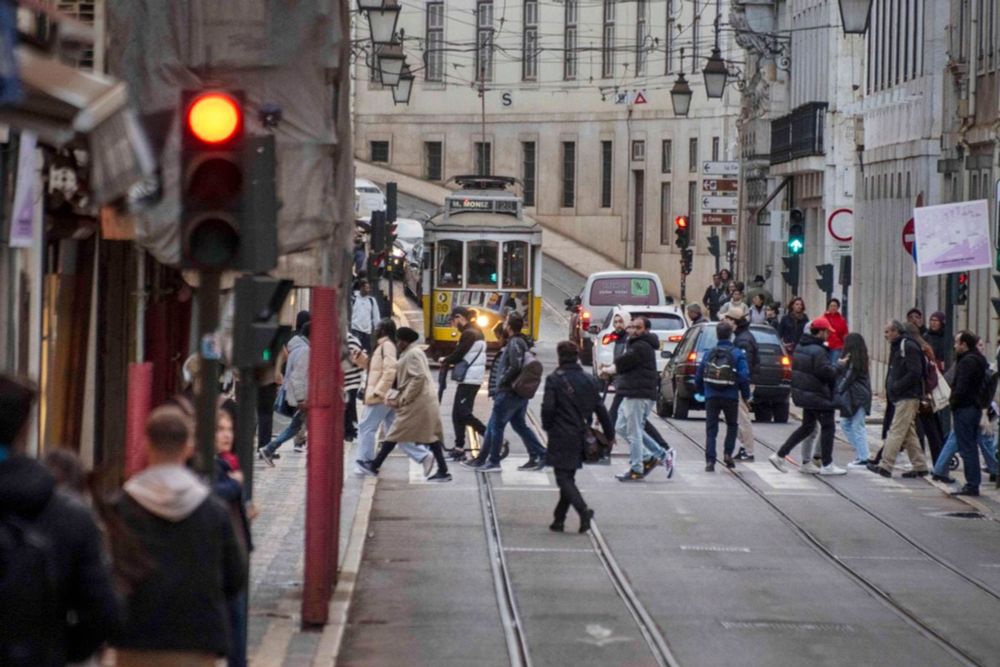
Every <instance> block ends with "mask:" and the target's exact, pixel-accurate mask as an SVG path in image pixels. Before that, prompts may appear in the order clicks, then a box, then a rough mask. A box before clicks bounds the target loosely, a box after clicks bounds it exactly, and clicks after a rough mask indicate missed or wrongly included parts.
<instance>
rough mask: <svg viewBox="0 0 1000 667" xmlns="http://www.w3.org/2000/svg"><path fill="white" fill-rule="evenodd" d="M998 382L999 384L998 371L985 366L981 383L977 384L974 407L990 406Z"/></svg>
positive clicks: (984, 407) (995, 393) (999, 374)
mask: <svg viewBox="0 0 1000 667" xmlns="http://www.w3.org/2000/svg"><path fill="white" fill-rule="evenodd" d="M998 384H1000V373H997V372H996V371H995V370H993V369H992V368H990V367H989V366H987V367H986V371H985V372H984V374H983V383H982V384H981V385H980V386H979V392H978V393H977V395H976V407H978V408H980V409H983V410H985V409H986V408H988V407H990V403H992V402H993V397H994V396H996V395H997V385H998Z"/></svg>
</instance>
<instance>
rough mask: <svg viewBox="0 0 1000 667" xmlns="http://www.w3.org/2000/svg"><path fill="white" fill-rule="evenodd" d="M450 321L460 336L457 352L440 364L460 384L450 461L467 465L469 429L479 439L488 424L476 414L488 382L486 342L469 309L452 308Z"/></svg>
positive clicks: (452, 417) (456, 394)
mask: <svg viewBox="0 0 1000 667" xmlns="http://www.w3.org/2000/svg"><path fill="white" fill-rule="evenodd" d="M451 321H452V324H454V325H455V328H456V329H458V330H459V332H461V336H459V339H458V346H457V347H455V349H454V351H453V352H452V353H451V354H449V355H448V356H447V357H442V358H441V359H439V361H440V363H441V367H442V370H443V369H446V368H451V379H452V380H454V381H455V382H456V383H458V386H457V387H456V388H455V402H454V404H453V405H452V409H451V423H452V426H453V427H454V431H455V449H454V451H452V453H451V457H452V458H453V459H454V460H456V461H464V460H465V429H466V427H467V426H471V427H472V428H473V430H475V432H476V433H478V434H479V435H480V436H482V435H483V434H484V433H486V424H484V423H483V422H481V421H480V420H479V419H478V418H477V417H476V415H475V414H473V408H475V405H476V395H477V394H478V393H479V388H480V387H481V386H482V384H483V380H484V379H485V378H486V339H485V338H484V337H483V332H482V331H480V330H479V327H478V326H476V324H475V318H474V316H473V313H472V312H471V311H470V310H469V309H468V308H465V307H464V306H456V307H455V308H453V309H452V311H451Z"/></svg>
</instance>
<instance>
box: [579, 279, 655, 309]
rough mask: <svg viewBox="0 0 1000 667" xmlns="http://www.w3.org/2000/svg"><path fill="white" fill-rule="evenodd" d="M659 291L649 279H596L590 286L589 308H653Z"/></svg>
mask: <svg viewBox="0 0 1000 667" xmlns="http://www.w3.org/2000/svg"><path fill="white" fill-rule="evenodd" d="M659 303H660V294H659V289H658V288H657V287H656V283H654V282H653V281H652V280H650V279H649V278H631V277H627V276H623V277H621V278H598V279H597V280H595V281H594V282H593V283H592V284H591V286H590V305H591V306H613V305H616V304H622V305H625V306H655V305H657V304H659Z"/></svg>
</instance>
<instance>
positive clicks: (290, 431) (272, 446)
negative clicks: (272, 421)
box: [264, 410, 306, 454]
mask: <svg viewBox="0 0 1000 667" xmlns="http://www.w3.org/2000/svg"><path fill="white" fill-rule="evenodd" d="M305 419H306V415H305V413H304V412H302V411H301V410H296V411H295V414H294V415H292V421H290V422H288V426H286V427H285V430H284V431H282V432H281V433H279V434H278V436H277V437H276V438H274V440H272V441H271V442H269V443H267V446H266V447H265V448H264V449H266V450H267V453H268V454H274V453H275V452H276V451H278V447H281V445H283V444H284V443H285V442H286V441H288V440H291V439H292V438H294V437H295V434H296V433H298V432H299V430H300V429H301V428H302V423H303V422H304V421H305Z"/></svg>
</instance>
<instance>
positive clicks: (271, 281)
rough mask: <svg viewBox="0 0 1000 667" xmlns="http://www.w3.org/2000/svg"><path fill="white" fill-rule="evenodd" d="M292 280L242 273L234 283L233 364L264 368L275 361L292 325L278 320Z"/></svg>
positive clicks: (243, 366)
mask: <svg viewBox="0 0 1000 667" xmlns="http://www.w3.org/2000/svg"><path fill="white" fill-rule="evenodd" d="M292 285H293V283H292V281H291V280H279V279H277V278H271V277H269V276H241V277H240V278H238V279H237V280H236V285H235V287H234V290H235V291H234V295H235V296H234V300H235V308H234V311H235V312H234V317H233V359H232V362H233V365H234V366H235V367H236V368H260V367H262V366H266V365H267V364H270V363H274V360H275V358H276V357H277V354H278V348H279V347H280V346H281V344H282V342H283V341H284V339H285V338H287V337H288V334H289V333H290V332H291V327H289V326H285V325H280V324H278V314H279V313H280V312H281V306H282V305H283V304H284V303H285V299H286V298H287V297H288V293H289V292H290V291H291V290H292Z"/></svg>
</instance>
